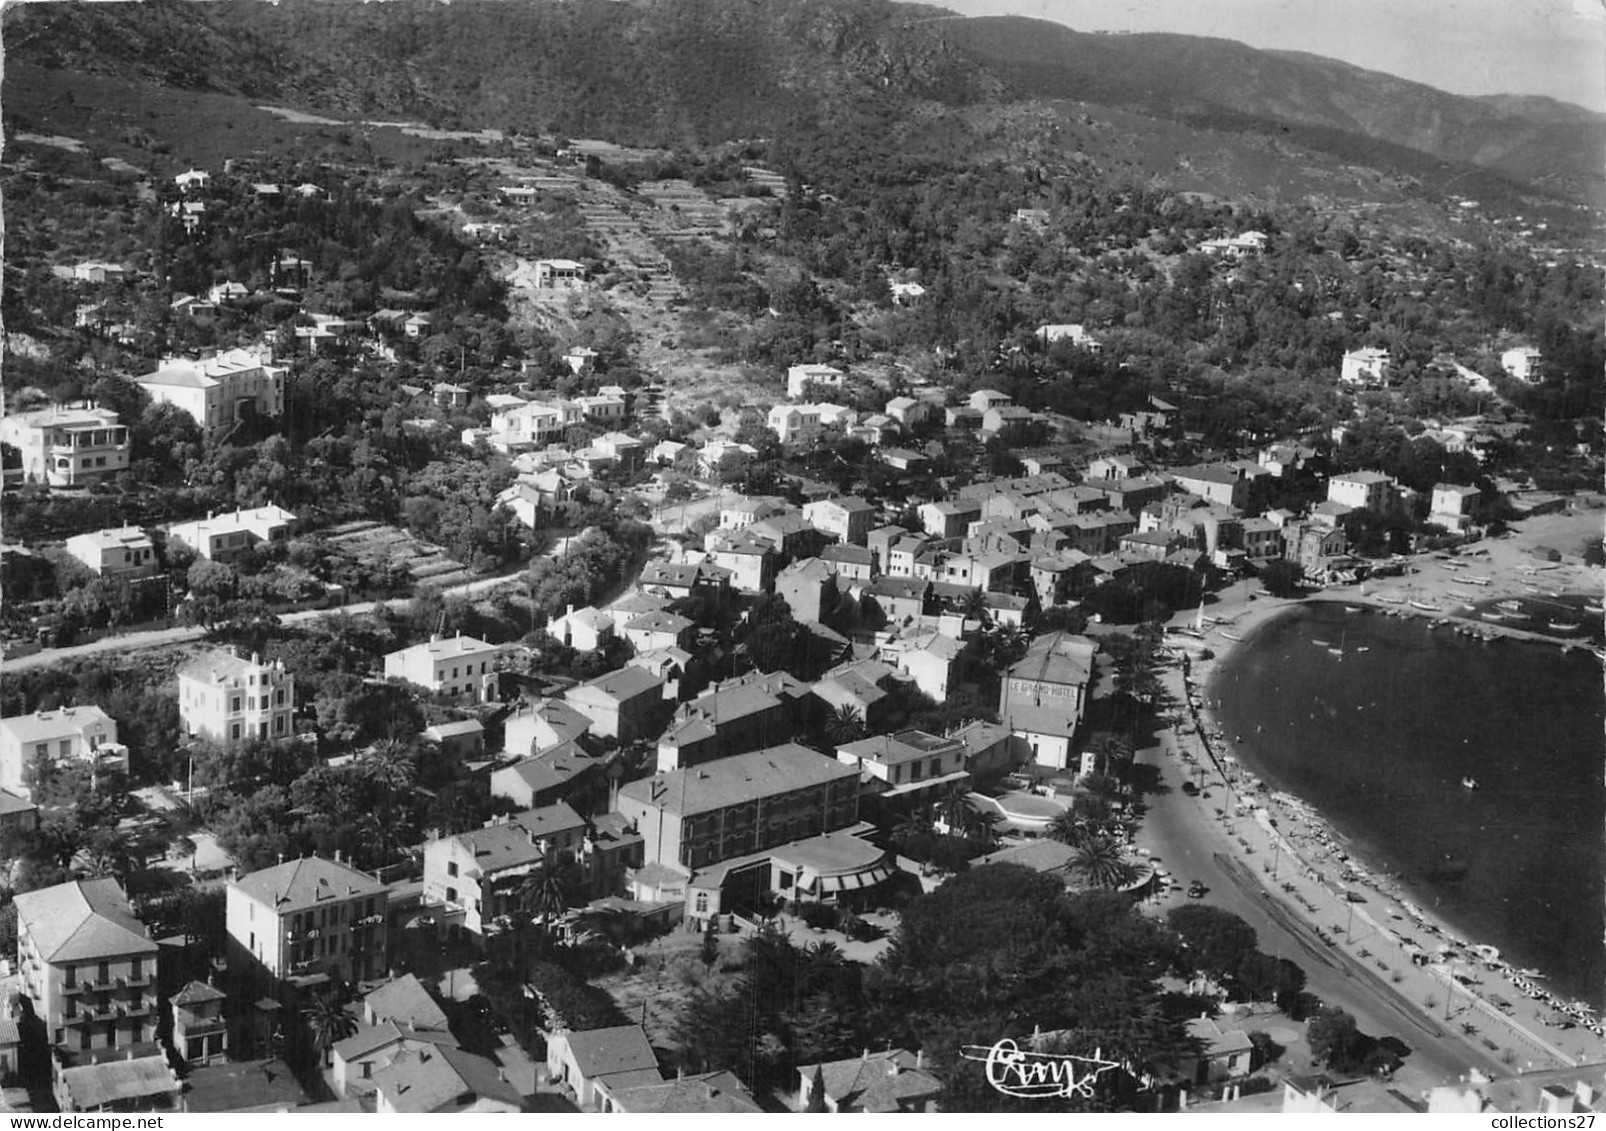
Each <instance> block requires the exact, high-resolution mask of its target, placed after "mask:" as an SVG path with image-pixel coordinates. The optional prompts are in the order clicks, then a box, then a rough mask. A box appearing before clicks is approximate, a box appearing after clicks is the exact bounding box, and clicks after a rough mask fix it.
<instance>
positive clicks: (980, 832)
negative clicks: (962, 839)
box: [965, 808, 1003, 844]
mask: <svg viewBox="0 0 1606 1131" xmlns="http://www.w3.org/2000/svg"><path fill="white" fill-rule="evenodd" d="M1002 821H1003V817H1001V816H999V814H997V813H995V812H994V811H993V810H991V809H976V808H970V817H969V819H968V820H966V822H965V835H966V836H967V837H970V838H971V839H972V840H979V841H981V842H982V843H983V844H992V843H993V842H994V841H996V840H997V839H998V826H999V824H1000V823H1001V822H1002Z"/></svg>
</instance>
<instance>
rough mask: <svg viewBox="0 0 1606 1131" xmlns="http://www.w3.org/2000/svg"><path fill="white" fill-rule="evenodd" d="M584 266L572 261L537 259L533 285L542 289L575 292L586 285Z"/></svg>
mask: <svg viewBox="0 0 1606 1131" xmlns="http://www.w3.org/2000/svg"><path fill="white" fill-rule="evenodd" d="M586 274H587V272H586V265H585V264H584V263H580V262H577V261H575V260H573V259H537V260H536V261H535V285H536V286H537V287H539V288H542V289H547V290H551V289H556V290H577V289H579V288H581V287H584V286H585V284H586Z"/></svg>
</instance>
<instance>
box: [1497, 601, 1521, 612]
mask: <svg viewBox="0 0 1606 1131" xmlns="http://www.w3.org/2000/svg"><path fill="white" fill-rule="evenodd" d="M1495 608H1497V609H1504V610H1505V611H1506V612H1508V613H1520V612H1522V602H1521V601H1501V602H1499V603H1498V604H1496V605H1495Z"/></svg>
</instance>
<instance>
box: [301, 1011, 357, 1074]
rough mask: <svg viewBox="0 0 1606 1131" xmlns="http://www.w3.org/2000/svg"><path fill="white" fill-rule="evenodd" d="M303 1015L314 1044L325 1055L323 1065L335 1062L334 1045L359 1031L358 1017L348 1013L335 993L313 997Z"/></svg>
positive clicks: (328, 1065)
mask: <svg viewBox="0 0 1606 1131" xmlns="http://www.w3.org/2000/svg"><path fill="white" fill-rule="evenodd" d="M302 1016H303V1017H305V1018H306V1021H307V1028H308V1029H309V1030H311V1032H312V1046H313V1048H314V1049H316V1050H317V1051H318V1053H319V1054H320V1055H321V1056H322V1057H323V1066H324V1067H325V1068H328V1067H330V1065H331V1064H333V1062H334V1057H333V1054H334V1047H335V1046H336V1045H337V1044H339V1043H340V1042H341V1041H343V1040H345V1039H346V1038H347V1037H349V1036H351V1035H352V1034H353V1033H355V1032H356V1031H357V1019H356V1018H355V1017H353V1016H352V1015H351V1014H349V1013H347V1012H346V1010H345V1007H344V1006H343V1005H342V1004H341V1002H340V1000H339V999H338V998H337V997H335V995H334V994H333V993H326V994H322V995H321V996H319V997H315V998H313V999H312V1004H311V1005H309V1006H307V1008H306V1009H305V1010H304V1011H303V1013H302Z"/></svg>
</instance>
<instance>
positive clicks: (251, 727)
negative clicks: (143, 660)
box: [178, 652, 296, 746]
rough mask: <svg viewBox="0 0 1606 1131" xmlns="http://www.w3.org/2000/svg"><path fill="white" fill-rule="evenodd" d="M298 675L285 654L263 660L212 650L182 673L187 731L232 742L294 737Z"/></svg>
mask: <svg viewBox="0 0 1606 1131" xmlns="http://www.w3.org/2000/svg"><path fill="white" fill-rule="evenodd" d="M295 705H296V681H295V677H294V676H292V675H291V674H290V673H289V672H287V671H286V670H285V667H284V661H283V660H274V661H272V662H271V663H266V664H265V663H263V662H262V658H261V657H260V656H258V655H255V654H253V655H252V656H251V658H250V659H249V660H247V659H245V658H243V657H241V656H237V655H234V654H233V653H231V652H209V653H207V654H206V655H204V656H200V657H198V658H196V659H194V660H192V661H190V662H189V663H188V664H186V665H184V667H182V668H180V669H179V673H178V716H179V722H180V723H181V724H182V725H183V727H184V733H185V734H192V735H199V736H200V737H202V738H206V739H209V740H211V741H212V742H216V743H220V744H222V745H224V746H232V745H233V744H234V743H236V742H240V741H242V740H247V739H253V738H258V739H264V738H265V739H282V738H289V737H290V736H291V734H292V733H294V730H295V724H294V715H295Z"/></svg>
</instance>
